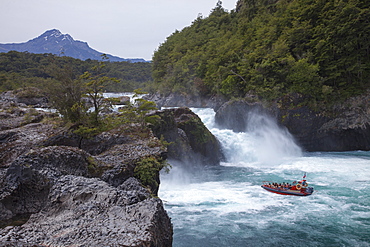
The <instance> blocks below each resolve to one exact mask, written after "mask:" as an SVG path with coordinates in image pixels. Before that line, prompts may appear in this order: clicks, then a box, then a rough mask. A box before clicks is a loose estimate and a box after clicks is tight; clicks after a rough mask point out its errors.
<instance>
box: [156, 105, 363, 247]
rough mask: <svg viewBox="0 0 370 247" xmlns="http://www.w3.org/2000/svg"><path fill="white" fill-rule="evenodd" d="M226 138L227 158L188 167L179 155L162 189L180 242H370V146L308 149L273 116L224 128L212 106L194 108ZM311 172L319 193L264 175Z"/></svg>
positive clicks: (222, 139)
mask: <svg viewBox="0 0 370 247" xmlns="http://www.w3.org/2000/svg"><path fill="white" fill-rule="evenodd" d="M193 110H194V111H195V112H196V113H197V114H198V115H199V116H200V117H201V119H202V121H203V122H204V123H205V124H206V126H207V127H208V128H209V129H210V130H211V132H212V133H213V134H214V135H215V136H216V137H217V138H218V139H219V140H220V142H221V144H222V147H223V150H224V152H225V155H226V159H227V162H225V163H222V164H221V166H214V167H205V168H204V169H202V170H196V171H186V170H185V169H184V168H182V167H181V166H179V165H178V164H175V163H171V164H172V166H173V169H172V170H171V172H170V174H162V175H161V186H160V191H159V196H160V198H161V199H163V200H164V202H165V208H166V210H167V212H168V213H169V215H170V217H171V218H172V223H173V225H174V246H296V245H299V246H370V244H369V243H370V192H369V188H370V186H369V184H370V152H360V151H358V152H344V153H302V151H301V149H300V148H299V147H298V146H297V145H296V144H295V142H294V141H293V139H292V137H291V135H290V134H289V133H287V131H285V130H284V129H281V128H279V127H278V126H277V125H276V124H275V123H274V121H273V120H271V119H269V118H267V117H266V116H260V115H251V116H249V119H250V122H251V123H252V124H250V125H249V127H248V129H246V132H241V133H235V132H233V131H231V130H225V129H224V130H222V129H218V128H217V126H216V125H215V123H214V112H213V110H211V109H193ZM304 172H307V180H308V182H309V183H310V186H312V187H314V188H315V191H316V192H315V193H314V194H313V195H311V196H308V197H295V196H282V195H277V194H273V193H270V192H267V191H265V190H263V189H262V188H261V187H260V185H261V184H262V183H263V181H276V182H284V181H290V182H291V181H294V180H297V179H300V178H302V175H303V173H304Z"/></svg>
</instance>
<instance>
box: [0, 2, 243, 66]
mask: <svg viewBox="0 0 370 247" xmlns="http://www.w3.org/2000/svg"><path fill="white" fill-rule="evenodd" d="M236 2H237V0H223V1H222V6H223V7H224V8H225V9H226V10H228V11H230V10H232V9H235V6H236ZM216 4H217V0H0V43H2V44H5V43H21V42H26V41H28V40H30V39H33V38H36V37H38V36H40V35H41V34H43V33H44V32H45V31H47V30H50V29H58V30H60V31H61V32H62V33H63V34H69V35H71V36H72V37H73V38H74V39H75V40H80V41H84V42H87V43H88V44H89V46H90V47H91V48H93V49H95V50H97V51H99V52H103V53H107V54H111V55H114V56H118V57H122V58H144V59H145V60H151V59H152V56H153V53H154V51H155V50H157V49H158V47H159V45H160V44H161V43H164V42H165V40H166V38H167V37H168V36H170V35H171V34H172V33H173V32H175V31H176V30H179V31H180V30H182V29H183V28H184V27H186V26H190V25H191V23H192V21H194V20H195V19H196V18H197V17H198V15H199V14H202V16H203V17H206V16H208V15H209V13H210V11H211V10H212V9H213V8H215V7H216Z"/></svg>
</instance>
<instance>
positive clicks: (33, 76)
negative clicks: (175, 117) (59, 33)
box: [0, 51, 152, 92]
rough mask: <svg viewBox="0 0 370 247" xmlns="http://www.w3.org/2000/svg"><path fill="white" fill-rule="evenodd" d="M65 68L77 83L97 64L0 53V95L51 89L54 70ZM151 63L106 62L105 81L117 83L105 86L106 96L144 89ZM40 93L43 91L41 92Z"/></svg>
mask: <svg viewBox="0 0 370 247" xmlns="http://www.w3.org/2000/svg"><path fill="white" fill-rule="evenodd" d="M66 67H68V68H69V70H70V71H71V73H73V75H74V77H75V78H74V79H76V78H77V77H78V76H79V75H81V74H83V73H85V72H86V71H89V72H90V73H93V69H91V68H94V67H95V68H97V67H99V61H95V60H90V59H88V60H86V61H82V60H79V59H74V58H71V57H64V56H63V57H58V56H56V55H53V54H33V53H28V52H16V51H10V52H8V53H0V92H1V91H9V90H14V89H18V88H22V87H38V88H41V87H42V86H44V85H50V84H52V83H54V82H55V80H57V79H58V78H57V73H55V70H61V69H63V68H66ZM151 68H152V64H151V63H130V62H109V63H106V65H105V67H104V73H105V75H106V76H107V77H110V78H117V79H118V80H119V81H120V82H119V83H114V84H110V85H108V86H107V87H106V88H105V90H107V91H109V92H132V90H134V89H135V88H139V87H142V88H143V87H147V84H149V83H150V82H151V81H152V77H151ZM41 89H42V88H41Z"/></svg>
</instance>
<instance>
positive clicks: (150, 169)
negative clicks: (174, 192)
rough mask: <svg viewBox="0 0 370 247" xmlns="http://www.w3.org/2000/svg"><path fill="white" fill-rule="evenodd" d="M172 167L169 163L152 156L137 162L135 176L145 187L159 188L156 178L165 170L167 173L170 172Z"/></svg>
mask: <svg viewBox="0 0 370 247" xmlns="http://www.w3.org/2000/svg"><path fill="white" fill-rule="evenodd" d="M170 167H171V165H170V164H169V163H167V161H165V160H158V159H157V158H155V157H153V156H150V157H146V158H143V159H141V160H140V161H139V162H137V164H136V167H135V170H134V176H135V177H136V178H137V179H139V180H140V181H141V183H142V184H143V185H145V186H152V185H154V186H158V183H157V180H156V178H157V177H158V176H159V171H160V170H162V169H165V171H166V172H169V169H170Z"/></svg>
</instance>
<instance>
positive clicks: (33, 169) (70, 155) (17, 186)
mask: <svg viewBox="0 0 370 247" xmlns="http://www.w3.org/2000/svg"><path fill="white" fill-rule="evenodd" d="M87 166H88V162H87V154H86V153H85V152H83V151H81V150H79V149H74V148H71V147H48V148H40V149H36V150H31V151H29V152H28V153H26V154H25V155H21V156H20V157H19V158H18V159H16V160H15V161H14V162H13V163H12V165H11V166H10V167H9V168H8V169H7V172H6V173H5V174H4V177H2V180H0V181H1V183H0V208H1V214H0V215H1V216H0V225H6V223H7V222H10V221H12V219H16V218H18V217H19V216H21V215H30V214H32V213H37V212H39V211H40V210H41V209H42V208H43V206H44V204H45V201H46V198H47V197H48V194H49V189H50V187H51V186H52V184H53V181H55V180H56V179H57V178H58V177H60V176H61V175H66V174H74V175H82V176H86V175H87V174H88V169H87Z"/></svg>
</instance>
